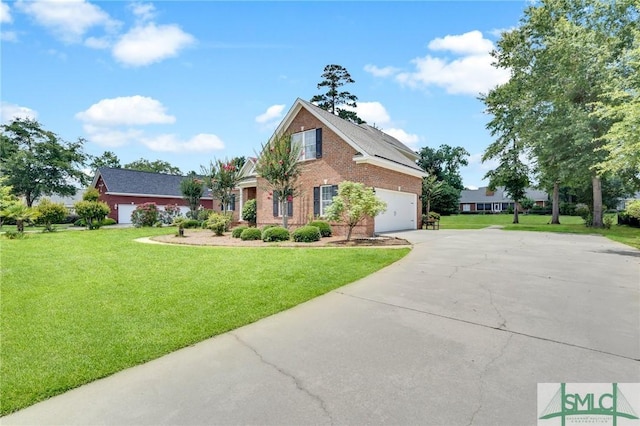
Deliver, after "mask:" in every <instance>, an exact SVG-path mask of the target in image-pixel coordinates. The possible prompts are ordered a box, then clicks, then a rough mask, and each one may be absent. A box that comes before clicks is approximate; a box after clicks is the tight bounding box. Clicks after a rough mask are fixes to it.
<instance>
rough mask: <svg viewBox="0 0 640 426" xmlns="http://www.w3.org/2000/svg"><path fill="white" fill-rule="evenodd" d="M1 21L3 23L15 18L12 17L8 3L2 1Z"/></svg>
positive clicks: (0, 3)
mask: <svg viewBox="0 0 640 426" xmlns="http://www.w3.org/2000/svg"><path fill="white" fill-rule="evenodd" d="M0 22H2V23H3V24H6V23H9V22H13V18H12V17H11V9H10V8H9V6H8V5H7V4H6V3H2V2H0Z"/></svg>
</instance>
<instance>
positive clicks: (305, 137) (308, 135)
mask: <svg viewBox="0 0 640 426" xmlns="http://www.w3.org/2000/svg"><path fill="white" fill-rule="evenodd" d="M318 130H319V129H312V130H307V131H305V132H299V133H294V134H292V135H291V142H292V143H295V144H300V146H302V153H301V154H300V160H313V159H315V158H318V156H317V155H316V154H317V152H318V142H319V141H318V133H319V132H318Z"/></svg>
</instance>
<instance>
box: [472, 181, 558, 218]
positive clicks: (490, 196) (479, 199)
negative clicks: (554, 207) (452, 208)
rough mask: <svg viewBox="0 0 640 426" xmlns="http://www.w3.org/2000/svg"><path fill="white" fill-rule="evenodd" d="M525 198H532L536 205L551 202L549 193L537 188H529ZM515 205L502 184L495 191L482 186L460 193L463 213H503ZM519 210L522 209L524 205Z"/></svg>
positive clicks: (542, 205)
mask: <svg viewBox="0 0 640 426" xmlns="http://www.w3.org/2000/svg"><path fill="white" fill-rule="evenodd" d="M525 198H531V199H532V200H533V201H534V203H535V205H536V206H540V207H545V206H547V205H548V204H549V201H548V200H549V194H547V193H546V192H544V191H539V190H537V189H532V188H527V190H526V195H525ZM514 206H515V203H514V201H513V200H512V199H511V198H510V197H509V195H508V194H507V193H506V191H505V189H504V187H501V186H500V187H497V188H496V189H495V191H491V190H490V189H489V188H488V187H482V188H478V189H465V190H463V191H462V192H461V193H460V212H461V213H502V212H506V211H507V210H509V208H512V209H513V208H514ZM519 211H522V207H520V208H519Z"/></svg>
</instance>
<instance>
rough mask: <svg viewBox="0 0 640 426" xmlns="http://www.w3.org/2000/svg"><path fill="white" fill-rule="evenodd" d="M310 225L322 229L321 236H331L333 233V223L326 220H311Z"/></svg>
mask: <svg viewBox="0 0 640 426" xmlns="http://www.w3.org/2000/svg"><path fill="white" fill-rule="evenodd" d="M309 226H315V227H316V228H318V229H319V230H320V236H321V237H330V236H331V234H333V230H332V229H331V225H329V222H325V221H324V220H314V221H313V222H309Z"/></svg>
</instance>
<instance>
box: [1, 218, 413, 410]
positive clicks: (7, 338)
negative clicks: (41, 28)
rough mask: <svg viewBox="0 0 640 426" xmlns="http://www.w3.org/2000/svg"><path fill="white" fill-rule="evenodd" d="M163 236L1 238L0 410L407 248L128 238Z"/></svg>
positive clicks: (290, 301) (187, 340)
mask: <svg viewBox="0 0 640 426" xmlns="http://www.w3.org/2000/svg"><path fill="white" fill-rule="evenodd" d="M170 232H174V230H168V229H166V228H165V229H149V228H147V229H119V230H115V229H112V230H108V229H104V230H98V231H84V232H58V233H53V234H33V235H30V236H29V238H27V239H24V240H5V239H3V240H2V246H1V250H2V253H1V254H2V269H1V275H0V278H1V282H2V287H1V290H0V292H1V294H0V296H1V299H0V300H1V305H0V308H1V311H2V315H1V319H0V325H1V330H2V345H1V347H0V358H1V359H2V363H1V365H0V380H1V383H2V395H1V396H0V402H1V405H0V415H5V414H8V413H10V412H13V411H16V410H18V409H20V408H24V407H27V406H29V405H31V404H34V403H36V402H38V401H40V400H43V399H46V398H48V397H51V396H54V395H57V394H60V393H63V392H65V391H67V390H69V389H72V388H75V387H77V386H80V385H82V384H85V383H88V382H90V381H93V380H96V379H99V378H101V377H105V376H108V375H110V374H113V373H115V372H117V371H120V370H123V369H125V368H128V367H131V366H134V365H137V364H140V363H143V362H146V361H149V360H151V359H155V358H158V357H160V356H162V355H165V354H167V353H170V352H172V351H175V350H177V349H179V348H182V347H185V346H189V345H192V344H194V343H197V342H200V341H202V340H204V339H207V338H209V337H212V336H215V335H218V334H221V333H224V332H226V331H229V330H232V329H235V328H238V327H241V326H243V325H246V324H249V323H252V322H254V321H257V320H259V319H260V318H264V317H266V316H269V315H272V314H275V313H277V312H280V311H283V310H285V309H288V308H291V307H293V306H295V305H298V304H300V303H302V302H304V301H307V300H309V299H312V298H314V297H316V296H319V295H321V294H324V293H326V292H328V291H331V290H333V289H335V288H338V287H340V286H343V285H345V284H347V283H350V282H353V281H356V280H358V279H360V278H362V277H364V276H366V275H369V274H371V273H373V272H375V271H377V270H379V269H381V268H383V267H384V266H387V265H389V264H391V263H393V262H395V261H397V260H398V259H400V258H402V257H403V256H405V255H406V254H407V253H408V252H409V249H408V248H406V249H380V248H375V249H367V248H362V249H360V248H357V249H340V248H336V249H326V248H325V249H321V250H318V249H313V248H308V249H307V248H288V249H285V248H282V249H272V248H224V247H185V246H169V245H155V244H153V245H152V244H140V243H137V242H135V241H134V239H135V238H139V237H143V236H149V235H160V234H167V233H170Z"/></svg>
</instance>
